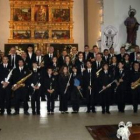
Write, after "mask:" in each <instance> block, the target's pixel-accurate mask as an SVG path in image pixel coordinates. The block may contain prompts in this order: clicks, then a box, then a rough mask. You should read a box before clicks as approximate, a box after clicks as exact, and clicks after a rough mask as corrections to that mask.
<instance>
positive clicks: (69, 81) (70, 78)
mask: <svg viewBox="0 0 140 140" xmlns="http://www.w3.org/2000/svg"><path fill="white" fill-rule="evenodd" d="M71 77H72V73H71V74H70V77H69V80H68V82H67V85H66V88H65V91H64V94H66V93H67V90H68V86H69V83H70V79H71Z"/></svg>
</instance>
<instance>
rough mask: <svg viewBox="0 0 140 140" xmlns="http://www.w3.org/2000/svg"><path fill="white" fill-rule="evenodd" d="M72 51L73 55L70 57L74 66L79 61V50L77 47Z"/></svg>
mask: <svg viewBox="0 0 140 140" xmlns="http://www.w3.org/2000/svg"><path fill="white" fill-rule="evenodd" d="M71 50H72V53H71V55H70V57H71V62H72V64H73V65H74V64H75V61H76V59H77V54H78V51H77V48H76V47H72V49H71Z"/></svg>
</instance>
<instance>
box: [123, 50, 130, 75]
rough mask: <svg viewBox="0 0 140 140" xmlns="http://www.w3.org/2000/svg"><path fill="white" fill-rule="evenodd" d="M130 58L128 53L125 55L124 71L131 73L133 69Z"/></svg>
mask: <svg viewBox="0 0 140 140" xmlns="http://www.w3.org/2000/svg"><path fill="white" fill-rule="evenodd" d="M129 58H130V56H129V54H128V53H126V54H125V55H124V69H125V70H126V71H127V72H128V73H129V72H130V69H131V62H130V59H129Z"/></svg>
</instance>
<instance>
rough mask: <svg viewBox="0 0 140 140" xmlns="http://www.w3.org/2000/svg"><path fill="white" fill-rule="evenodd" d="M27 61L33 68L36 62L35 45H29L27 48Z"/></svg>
mask: <svg viewBox="0 0 140 140" xmlns="http://www.w3.org/2000/svg"><path fill="white" fill-rule="evenodd" d="M26 55H27V60H26V61H27V63H28V68H29V69H32V64H33V62H35V53H34V52H33V46H32V45H29V46H28V48H27V54H26Z"/></svg>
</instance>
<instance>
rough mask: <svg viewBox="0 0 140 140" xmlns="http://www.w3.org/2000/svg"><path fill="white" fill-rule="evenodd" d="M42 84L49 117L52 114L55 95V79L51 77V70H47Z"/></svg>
mask: <svg viewBox="0 0 140 140" xmlns="http://www.w3.org/2000/svg"><path fill="white" fill-rule="evenodd" d="M44 83H45V84H44V88H45V91H46V92H45V93H46V95H47V110H48V115H49V114H53V113H54V107H55V98H56V93H57V89H56V78H55V76H54V75H53V69H52V68H51V67H49V68H48V69H47V74H46V75H45V77H44ZM61 84H62V83H61Z"/></svg>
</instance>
